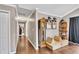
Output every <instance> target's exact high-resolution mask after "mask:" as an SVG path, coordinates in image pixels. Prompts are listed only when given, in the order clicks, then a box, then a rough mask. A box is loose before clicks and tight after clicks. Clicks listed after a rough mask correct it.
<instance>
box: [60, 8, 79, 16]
mask: <svg viewBox="0 0 79 59" xmlns="http://www.w3.org/2000/svg"><path fill="white" fill-rule="evenodd" d="M78 8H79V7H76V8H73V9H72V10H70V11H68V12H67V13H65V14H63V15H62V16H60V17H65V16H67V15H68V14H70V13H72V12H73V11H75V10H77V9H78Z"/></svg>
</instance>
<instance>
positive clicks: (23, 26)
mask: <svg viewBox="0 0 79 59" xmlns="http://www.w3.org/2000/svg"><path fill="white" fill-rule="evenodd" d="M18 27H19V30H18V32H19V37H21V36H26V22H19V25H18Z"/></svg>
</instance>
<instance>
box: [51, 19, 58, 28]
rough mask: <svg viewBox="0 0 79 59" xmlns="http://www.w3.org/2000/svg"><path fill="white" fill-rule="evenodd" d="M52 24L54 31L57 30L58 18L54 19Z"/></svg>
mask: <svg viewBox="0 0 79 59" xmlns="http://www.w3.org/2000/svg"><path fill="white" fill-rule="evenodd" d="M51 23H52V29H56V28H57V21H56V18H53V20H52V21H51Z"/></svg>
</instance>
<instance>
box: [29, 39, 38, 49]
mask: <svg viewBox="0 0 79 59" xmlns="http://www.w3.org/2000/svg"><path fill="white" fill-rule="evenodd" d="M28 41H29V42H30V43H31V45H32V46H33V47H34V49H35V50H38V49H37V48H36V47H35V45H34V44H33V43H32V41H31V40H30V39H29V38H28Z"/></svg>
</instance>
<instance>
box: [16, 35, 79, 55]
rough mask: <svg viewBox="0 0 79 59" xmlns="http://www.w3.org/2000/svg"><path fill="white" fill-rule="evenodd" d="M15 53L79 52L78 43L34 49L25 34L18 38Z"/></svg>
mask: <svg viewBox="0 0 79 59" xmlns="http://www.w3.org/2000/svg"><path fill="white" fill-rule="evenodd" d="M16 54H79V46H78V45H73V44H72V45H68V46H65V47H62V48H59V49H57V50H54V51H52V50H50V49H48V48H40V49H39V50H38V51H36V50H35V49H34V48H33V46H32V45H31V44H30V42H29V41H28V38H26V37H25V36H23V37H21V38H20V39H19V40H18V44H17V49H16Z"/></svg>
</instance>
